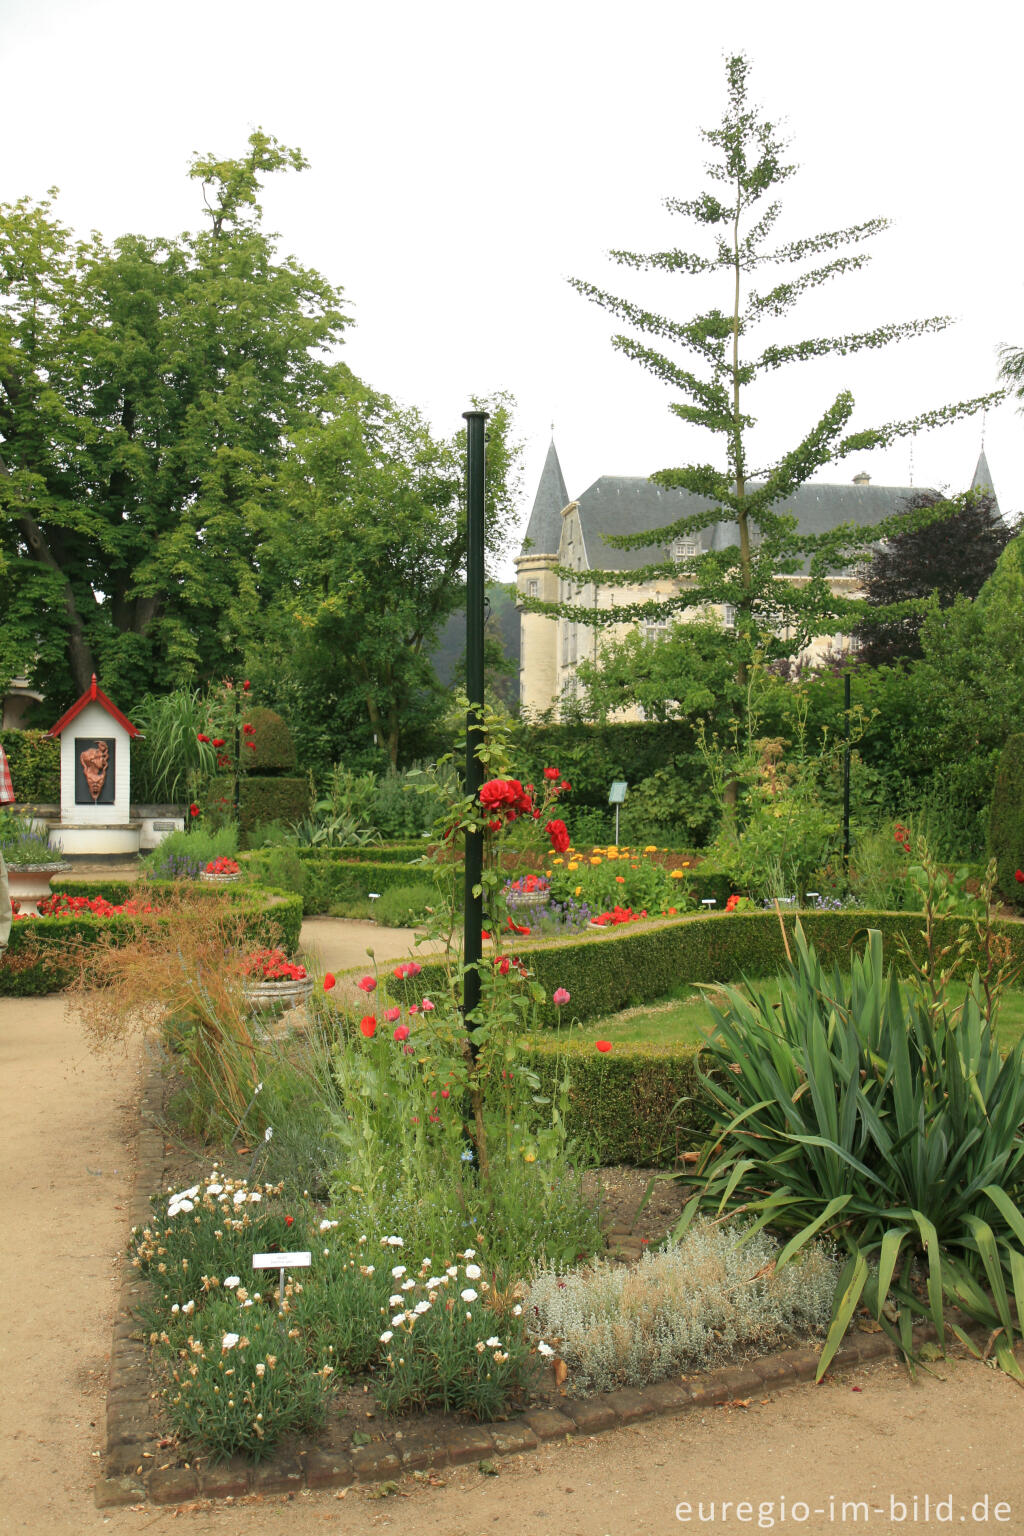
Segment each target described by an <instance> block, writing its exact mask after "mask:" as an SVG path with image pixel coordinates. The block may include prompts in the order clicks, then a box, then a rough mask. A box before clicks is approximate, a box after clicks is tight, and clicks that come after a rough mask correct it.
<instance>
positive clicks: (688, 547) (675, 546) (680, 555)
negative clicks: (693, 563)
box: [672, 539, 700, 560]
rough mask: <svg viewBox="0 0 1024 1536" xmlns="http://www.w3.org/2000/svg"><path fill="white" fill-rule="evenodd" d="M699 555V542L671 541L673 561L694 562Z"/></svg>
mask: <svg viewBox="0 0 1024 1536" xmlns="http://www.w3.org/2000/svg"><path fill="white" fill-rule="evenodd" d="M699 554H700V540H699V539H673V540H672V559H673V560H695V559H696V558H697V556H698V555H699Z"/></svg>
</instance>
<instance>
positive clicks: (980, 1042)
mask: <svg viewBox="0 0 1024 1536" xmlns="http://www.w3.org/2000/svg"><path fill="white" fill-rule="evenodd" d="M921 863H922V867H923V868H924V869H925V870H926V871H930V872H932V874H933V875H934V873H935V867H934V865H933V863H932V861H931V860H930V858H929V857H928V855H927V851H926V850H922V857H921ZM986 889H987V893H988V894H987V895H985V897H984V905H985V906H986V908H987V910H989V911H991V904H990V896H991V883H989V885H988V886H987V888H986ZM936 891H938V898H939V901H940V904H941V902H942V901H945V900H946V899H947V898H948V892H945V891H944V890H943V888H942V886H941V883H940V884H939V885H938V886H937V885H936V881H935V879H934V878H930V879H929V884H928V889H927V890H926V893H925V914H924V920H925V927H924V934H925V943H926V951H927V959H926V960H925V962H924V963H923V964H922V965H916V964H915V963H914V962H913V958H912V956H911V954H910V952H909V949H908V950H906V951H905V956H904V958H905V960H906V962H907V964H908V965H909V966H910V967H911V981H910V984H909V986H907V987H906V988H902V987H901V986H900V983H899V981H898V980H897V978H896V976H895V974H894V972H893V971H892V969H891V968H890V970H889V971H888V972H887V971H886V970H885V967H884V964H883V955H882V937H881V934H880V933H879V932H877V931H869V933H868V935H867V945H866V948H865V950H864V953H863V954H862V955H861V956H858V957H855V958H854V960H853V962H852V965H851V968H850V972H849V974H848V975H844V974H843V973H842V972H840V971H839V969H838V968H837V969H836V970H835V971H834V972H833V973H832V974H831V975H829V974H827V973H826V972H825V971H824V970H823V968H822V966H821V964H820V962H819V961H818V959H817V956H816V955H815V952H814V950H813V948H811V947H810V946H809V945H808V944H807V942H806V939H805V937H804V934H803V931H802V929H801V928H800V927H799V925H798V926H797V932H796V955H795V958H794V959H793V961H792V963H791V965H790V968H789V974H788V977H787V978H786V981H785V984H784V985H783V987H782V990H781V998H780V1001H779V1002H778V1004H773V1003H772V1001H771V999H770V998H769V997H767V996H766V995H765V994H763V993H762V992H761V991H760V989H759V988H758V987H757V985H756V983H751V982H746V983H745V985H746V988H747V992H748V994H749V996H744V995H743V994H742V993H741V992H739V991H737V990H735V989H733V988H723V989H722V991H723V992H724V993H725V994H726V997H727V999H728V1005H727V1007H725V1008H724V1009H718V1008H713V1009H712V1013H713V1014H714V1017H715V1031H714V1034H713V1035H712V1036H711V1037H710V1038H709V1040H708V1043H707V1045H706V1046H705V1048H704V1051H703V1053H702V1056H701V1058H700V1062H701V1066H700V1071H699V1076H700V1078H701V1080H702V1083H703V1086H704V1087H705V1089H706V1090H707V1093H708V1095H709V1096H710V1100H711V1108H712V1115H713V1118H714V1122H715V1130H714V1133H713V1135H712V1138H711V1141H710V1142H709V1143H708V1145H707V1147H706V1148H705V1153H704V1156H703V1159H702V1161H701V1164H700V1166H699V1167H698V1168H697V1169H696V1170H695V1171H694V1172H693V1173H689V1172H688V1173H686V1174H684V1175H682V1177H683V1178H685V1179H686V1180H687V1182H689V1183H690V1184H691V1185H692V1186H693V1191H694V1195H695V1196H696V1198H695V1199H693V1200H692V1201H691V1202H690V1204H689V1205H688V1207H687V1210H686V1212H685V1213H684V1217H683V1221H682V1222H681V1223H680V1228H679V1229H678V1230H679V1231H680V1232H682V1231H684V1230H685V1228H686V1226H687V1224H688V1221H689V1220H690V1219H692V1217H693V1215H694V1214H695V1213H696V1211H697V1210H698V1209H701V1208H703V1209H710V1210H714V1211H715V1212H716V1213H722V1212H728V1211H742V1212H744V1213H747V1214H752V1215H754V1216H755V1217H756V1225H757V1226H761V1225H767V1224H770V1225H771V1226H772V1227H773V1228H775V1229H776V1230H778V1231H779V1232H781V1233H784V1234H785V1235H786V1237H787V1239H788V1240H787V1241H786V1244H785V1246H784V1248H783V1250H782V1252H781V1254H780V1255H779V1260H778V1262H779V1266H780V1267H782V1266H783V1265H785V1264H786V1263H787V1262H789V1261H791V1260H792V1259H794V1258H795V1257H796V1256H797V1255H798V1254H799V1253H800V1252H801V1250H802V1249H803V1248H804V1246H805V1245H806V1244H807V1243H808V1242H809V1240H810V1239H811V1238H812V1237H813V1236H814V1235H815V1234H817V1233H822V1234H827V1235H830V1236H831V1237H832V1238H833V1239H834V1241H836V1243H837V1244H838V1245H840V1247H841V1248H842V1249H844V1250H845V1253H846V1263H845V1265H844V1267H843V1270H842V1273H841V1275H840V1277H839V1280H838V1282H837V1285H836V1289H835V1297H834V1302H833V1320H832V1324H831V1326H830V1328H829V1332H828V1336H827V1338H826V1340H825V1346H824V1349H823V1350H822V1354H821V1358H820V1360H819V1363H818V1376H819V1378H820V1377H821V1375H822V1374H823V1373H824V1371H825V1369H826V1368H827V1366H828V1364H829V1361H830V1360H831V1359H832V1356H833V1355H834V1354H835V1351H836V1349H837V1348H838V1346H839V1343H840V1341H841V1339H842V1336H843V1333H844V1332H845V1330H846V1327H847V1325H848V1324H849V1322H850V1319H851V1317H852V1316H853V1313H854V1310H855V1309H856V1307H857V1306H858V1305H859V1304H862V1303H863V1304H866V1305H867V1306H868V1308H869V1309H870V1311H871V1312H872V1314H873V1315H874V1316H875V1318H876V1319H877V1320H878V1322H879V1324H880V1326H881V1327H882V1328H883V1329H884V1330H885V1331H886V1332H887V1333H888V1334H889V1335H890V1336H891V1337H892V1338H893V1340H894V1341H895V1342H896V1343H897V1345H898V1346H899V1347H900V1349H901V1350H902V1351H903V1352H904V1354H905V1355H906V1356H907V1357H908V1359H909V1358H912V1357H913V1355H914V1345H913V1339H912V1332H911V1329H912V1325H913V1323H914V1322H915V1320H921V1321H924V1320H930V1321H931V1322H932V1323H933V1324H934V1326H935V1329H936V1331H937V1333H938V1338H939V1342H940V1345H941V1343H942V1341H943V1339H944V1334H945V1329H946V1327H951V1328H952V1331H953V1332H954V1333H955V1334H956V1335H957V1337H958V1338H960V1339H961V1340H962V1341H963V1342H964V1343H967V1344H970V1341H969V1338H968V1336H967V1335H966V1334H965V1333H964V1331H963V1329H961V1327H960V1326H959V1325H958V1324H956V1323H954V1322H952V1321H950V1320H949V1319H948V1318H947V1316H946V1309H947V1307H949V1306H955V1307H956V1308H958V1309H959V1311H960V1312H961V1313H963V1314H966V1316H967V1317H968V1318H970V1319H972V1320H973V1321H974V1322H975V1323H977V1324H981V1325H984V1327H985V1328H987V1329H989V1330H991V1345H992V1349H993V1350H994V1352H995V1355H996V1357H997V1359H998V1360H999V1363H1000V1364H1001V1365H1002V1366H1003V1368H1004V1369H1005V1370H1006V1371H1008V1372H1009V1373H1011V1374H1012V1375H1014V1376H1015V1377H1016V1378H1017V1379H1018V1380H1020V1381H1022V1382H1024V1373H1022V1372H1021V1369H1020V1366H1019V1365H1018V1363H1017V1362H1016V1360H1015V1359H1014V1356H1013V1345H1014V1342H1015V1340H1016V1339H1017V1338H1019V1336H1020V1328H1021V1320H1022V1319H1024V1214H1022V1204H1024V1136H1022V1133H1021V1126H1022V1124H1024V1042H1018V1043H1017V1045H1016V1046H1015V1047H1014V1049H1013V1050H1012V1051H1011V1052H1010V1053H1009V1055H1008V1056H1007V1057H1006V1058H1005V1059H1003V1058H1002V1057H1001V1056H1000V1053H999V1048H998V1045H997V1043H996V1035H995V1017H996V1010H997V1006H998V1001H999V994H1000V990H1001V986H1002V985H1003V983H1004V982H1005V979H1006V974H1005V971H1001V970H1000V968H999V964H998V956H996V954H995V952H994V948H993V944H992V942H991V939H992V934H991V929H990V927H989V928H985V929H984V930H981V931H979V932H978V933H977V935H976V941H977V942H978V947H979V948H980V950H981V953H982V954H983V955H984V956H985V969H984V971H983V973H982V974H980V975H979V974H978V973H977V972H975V974H974V977H973V979H972V981H971V984H970V987H969V989H968V992H967V995H966V997H965V999H964V1001H963V1003H962V1004H960V1005H958V1006H954V1005H953V1004H952V1003H951V1002H950V1000H949V998H948V992H947V984H948V981H949V979H950V977H951V976H952V975H953V974H954V972H955V970H956V968H957V964H958V961H959V958H960V956H961V955H962V954H963V952H964V950H965V946H966V943H967V928H966V925H965V928H964V930H963V931H962V934H961V939H960V941H959V942H958V943H957V944H955V945H952V946H947V947H946V949H944V950H942V951H939V950H937V948H936V943H935V938H934V934H935V928H934V916H935V900H934V897H935V894H936ZM976 926H977V927H979V928H980V924H979V925H976ZM890 1292H891V1300H890V1302H889V1305H888V1306H887V1305H886V1303H887V1298H889V1297H890ZM894 1306H895V1308H896V1311H897V1313H898V1318H897V1321H896V1322H894V1321H893V1320H892V1317H893V1307H894Z"/></svg>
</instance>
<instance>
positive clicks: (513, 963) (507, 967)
mask: <svg viewBox="0 0 1024 1536" xmlns="http://www.w3.org/2000/svg"><path fill="white" fill-rule="evenodd" d="M527 932H529V929H527ZM494 969H495V970H496V971H497V972H498V975H499V976H507V975H508V973H509V972H510V971H518V972H519V974H520V976H525V975H526V966H525V965H524V964H523V962H522V961H521V960H520V959H519V958H518V957H516V958H514V959H512V960H510V959H509V957H508V955H502V957H501V959H500V960H495V962H494Z"/></svg>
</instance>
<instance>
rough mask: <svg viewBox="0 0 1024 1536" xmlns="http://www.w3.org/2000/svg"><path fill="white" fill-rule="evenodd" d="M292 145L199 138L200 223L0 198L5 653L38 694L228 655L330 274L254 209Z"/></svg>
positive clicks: (303, 410) (244, 618)
mask: <svg viewBox="0 0 1024 1536" xmlns="http://www.w3.org/2000/svg"><path fill="white" fill-rule="evenodd" d="M305 163H306V162H305V160H304V159H303V157H302V155H301V153H300V152H299V151H298V150H293V149H287V148H285V147H284V146H283V145H280V144H278V142H277V141H276V140H275V139H273V138H271V137H269V136H268V135H267V134H265V133H263V132H261V131H257V132H255V133H253V134H252V135H251V136H250V138H249V145H248V152H247V153H246V154H245V155H244V156H242V157H241V158H240V159H238V160H218V159H215V158H214V157H213V156H205V157H196V158H195V159H194V160H193V162H192V166H191V170H190V175H191V176H192V177H193V178H195V179H196V180H197V181H199V182H200V183H201V185H202V190H203V196H204V201H205V204H206V212H207V214H208V224H207V227H205V228H201V229H199V230H197V231H194V232H186V233H184V234H182V235H180V236H178V237H176V238H164V237H160V238H146V237H143V236H140V235H125V236H123V237H122V238H120V239H117V240H115V241H114V242H113V243H112V244H109V245H108V244H106V243H105V242H104V241H103V240H102V239H101V238H100V237H99V236H98V235H93V236H91V237H90V238H89V239H86V240H82V239H76V238H74V237H73V236H72V234H71V232H70V231H69V230H68V229H67V228H65V227H64V226H63V225H62V224H61V223H60V222H59V220H58V219H57V218H56V216H55V214H54V210H53V202H52V196H53V194H52V193H51V196H50V197H48V198H45V199H43V200H42V201H38V202H37V201H33V200H31V199H29V198H22V199H21V200H19V201H18V202H16V203H14V204H11V205H3V206H2V207H0V611H2V612H3V613H4V615H5V618H4V635H5V642H4V648H3V655H4V656H10V655H11V654H17V655H18V656H19V657H20V661H21V665H22V667H24V668H25V669H26V670H28V671H29V672H30V674H31V676H32V679H33V681H34V682H35V684H36V685H37V686H39V687H40V688H42V690H43V691H44V692H45V693H46V695H47V699H48V703H49V704H50V706H51V707H52V708H54V709H59V707H60V706H61V705H63V704H64V703H66V702H67V701H68V700H69V699H71V698H74V696H75V695H76V693H77V692H79V691H81V690H82V689H84V688H85V687H86V686H88V681H89V676H90V674H91V673H92V672H93V671H96V672H98V673H100V675H101V677H102V680H103V683H104V686H105V687H106V688H107V689H108V690H109V691H111V692H112V693H114V694H115V695H117V696H120V697H121V698H122V699H126V700H131V699H133V698H138V697H140V696H141V695H142V694H144V693H146V692H150V691H162V690H165V689H167V688H169V687H172V686H174V685H175V684H176V683H178V682H181V681H191V680H198V681H203V680H207V679H209V678H211V677H214V676H219V675H221V674H222V673H223V672H224V670H226V669H227V670H230V669H232V668H233V667H234V666H236V665H237V664H238V663H239V661H240V659H241V656H242V654H243V648H244V642H245V639H246V637H247V635H248V634H250V633H251V632H252V628H253V619H254V616H255V613H256V611H257V608H258V605H259V602H260V600H261V595H262V589H263V571H262V567H261V562H260V555H259V552H260V549H261V546H262V545H263V543H264V541H265V540H266V539H267V538H268V537H269V535H270V532H271V530H270V528H269V526H268V508H269V507H271V506H273V505H274V498H273V495H272V490H273V487H274V484H275V482H276V479H277V476H278V475H279V473H280V471H281V467H282V465H283V463H284V461H285V458H286V456H287V452H288V442H289V438H290V437H291V436H292V435H293V434H294V433H296V432H297V431H299V430H300V429H301V428H302V427H303V426H305V425H307V424H308V423H309V422H310V421H312V420H314V419H315V417H314V405H315V402H316V401H318V400H319V399H321V398H322V397H323V395H324V393H325V391H326V390H327V389H328V387H329V386H330V382H331V378H332V364H331V362H330V359H329V357H328V355H327V354H328V352H329V350H330V349H331V348H333V347H334V346H335V345H336V344H337V343H338V342H339V341H340V340H341V338H342V335H343V332H344V328H345V326H346V325H347V323H348V321H347V319H346V317H345V315H344V314H343V312H342V307H341V293H340V290H338V289H337V288H335V287H334V286H332V285H331V284H330V283H328V282H327V281H326V279H324V278H323V277H321V276H320V275H319V274H318V273H316V272H314V271H311V270H309V269H308V268H305V267H303V266H301V265H300V264H299V263H298V262H296V261H294V260H293V259H292V258H290V257H287V258H281V257H280V256H279V255H278V253H277V251H276V247H275V239H274V237H273V236H272V235H270V234H267V233H265V232H264V231H263V229H262V227H261V210H260V205H259V200H258V198H259V185H260V181H261V179H262V178H263V177H264V176H266V175H269V174H273V173H275V172H277V171H280V170H285V169H293V170H301V169H302V168H303V167H304V166H305Z"/></svg>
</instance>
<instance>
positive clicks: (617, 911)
mask: <svg viewBox="0 0 1024 1536" xmlns="http://www.w3.org/2000/svg"><path fill="white" fill-rule="evenodd" d="M646 916H647V912H646V911H643V912H634V911H633V908H632V907H620V906H618V905H617V904H616V905H615V906H614V907H613V908H612V910H611V911H610V912H602V913H600V915H599V916H598V917H594V918H591V922H593V923H596V924H597V926H598V928H615V927H617V926H618V924H619V923H638V922H639V921H640V919H641V918H642V917H646Z"/></svg>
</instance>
